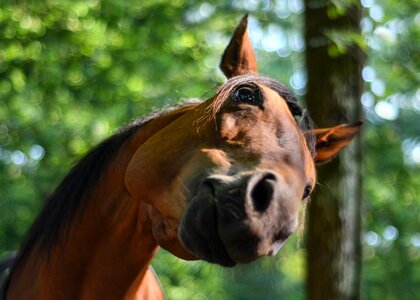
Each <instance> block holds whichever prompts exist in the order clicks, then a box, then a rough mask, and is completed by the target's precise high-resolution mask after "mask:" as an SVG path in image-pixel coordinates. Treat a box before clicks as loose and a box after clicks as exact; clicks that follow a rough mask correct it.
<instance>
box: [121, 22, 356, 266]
mask: <svg viewBox="0 0 420 300" xmlns="http://www.w3.org/2000/svg"><path fill="white" fill-rule="evenodd" d="M220 68H221V70H222V71H223V73H224V74H225V75H226V77H227V78H228V80H227V82H225V83H224V84H222V85H221V86H220V87H219V88H218V90H217V91H216V93H215V96H214V97H212V98H210V99H208V100H206V101H204V102H202V103H201V104H199V105H196V106H193V107H191V108H190V109H185V110H184V111H183V112H182V114H180V116H179V117H177V118H175V120H174V121H172V122H171V123H170V124H169V125H167V126H164V128H163V129H161V130H159V131H158V132H157V133H155V134H153V136H152V137H151V138H149V139H148V140H147V141H146V142H145V143H144V144H142V145H141V146H140V147H139V148H138V149H137V150H136V152H135V154H134V156H133V157H132V159H131V161H130V163H129V165H128V168H127V171H126V175H125V185H126V187H127V190H128V191H129V193H130V194H131V195H132V197H133V198H134V199H138V200H140V201H144V202H146V203H147V209H148V214H149V215H150V220H151V228H152V232H153V236H154V238H155V239H156V241H157V242H158V243H159V245H160V246H162V247H163V248H165V249H167V250H169V251H170V252H172V253H173V254H175V255H177V256H178V257H181V258H184V259H203V260H206V261H209V262H212V263H217V264H220V265H223V266H233V265H235V264H236V263H248V262H250V261H253V260H255V259H256V258H258V257H260V256H264V255H275V254H276V253H277V252H278V250H279V249H280V248H281V246H282V245H283V244H284V243H285V241H286V240H287V239H288V238H289V236H290V235H291V234H292V233H293V232H294V231H295V230H296V228H297V224H298V211H299V208H300V206H301V205H302V203H304V201H305V199H307V198H308V196H309V194H310V193H311V191H312V190H313V189H314V186H315V183H316V172H315V164H316V163H323V162H327V161H329V160H330V159H332V158H333V157H334V156H335V155H336V154H337V153H338V152H339V151H340V150H341V149H343V147H345V146H346V145H347V144H348V143H349V142H350V141H351V139H352V137H353V136H354V135H355V134H356V133H357V131H358V130H359V127H360V124H359V123H356V124H343V125H339V126H337V127H333V128H327V129H315V130H314V129H313V128H312V127H311V126H310V122H309V118H308V116H307V115H305V113H304V111H303V110H302V109H301V108H300V107H299V105H298V104H297V101H296V99H295V98H294V97H293V95H292V94H291V93H290V92H289V91H288V90H287V88H286V87H285V86H284V85H282V84H280V83H278V82H277V81H275V80H273V79H271V78H268V77H264V76H260V75H258V69H257V63H256V59H255V55H254V51H253V49H252V46H251V42H250V40H249V37H248V32H247V17H244V18H243V19H242V21H241V22H240V24H239V25H238V27H237V28H236V31H235V33H234V34H233V37H232V39H231V41H230V43H229V45H228V46H227V48H226V50H225V52H224V54H223V56H222V61H221V64H220ZM302 124H304V125H305V126H302Z"/></svg>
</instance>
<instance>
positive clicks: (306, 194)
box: [302, 185, 312, 200]
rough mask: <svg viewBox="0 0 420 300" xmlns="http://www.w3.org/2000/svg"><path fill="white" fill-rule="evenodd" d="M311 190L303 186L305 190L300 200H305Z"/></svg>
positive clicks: (309, 187)
mask: <svg viewBox="0 0 420 300" xmlns="http://www.w3.org/2000/svg"><path fill="white" fill-rule="evenodd" d="M311 191H312V188H311V186H310V185H307V186H305V190H304V191H303V196H302V200H304V199H306V198H307V197H308V196H309V194H310V193H311Z"/></svg>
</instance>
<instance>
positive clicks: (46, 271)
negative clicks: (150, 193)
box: [8, 109, 188, 299]
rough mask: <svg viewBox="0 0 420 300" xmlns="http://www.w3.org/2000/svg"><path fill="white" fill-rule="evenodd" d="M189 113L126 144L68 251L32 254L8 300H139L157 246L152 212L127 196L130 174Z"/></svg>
mask: <svg viewBox="0 0 420 300" xmlns="http://www.w3.org/2000/svg"><path fill="white" fill-rule="evenodd" d="M187 110H188V109H182V110H179V111H175V112H171V113H168V114H166V115H164V116H161V117H159V118H157V119H155V120H152V121H150V122H149V123H147V124H145V125H143V126H142V127H141V128H140V129H139V130H138V131H137V132H136V133H135V134H134V135H133V137H132V138H130V140H129V141H127V143H126V144H125V145H124V146H123V147H122V148H121V149H120V151H119V153H118V154H117V156H116V158H115V159H114V161H113V162H111V163H110V165H109V167H108V169H107V171H106V173H105V174H103V175H102V176H101V179H100V180H99V181H98V182H97V184H96V185H95V187H94V189H93V190H92V191H91V193H90V194H89V195H90V196H89V199H86V200H85V201H87V203H88V204H87V206H86V207H85V208H84V209H83V212H80V213H79V214H77V215H76V216H75V218H74V220H73V222H72V223H71V225H70V228H69V235H68V237H67V239H66V242H65V245H64V247H55V248H53V249H52V250H51V255H50V258H49V259H48V260H47V258H46V257H45V258H44V257H41V258H39V257H38V255H39V254H38V253H36V251H32V253H31V254H30V255H29V257H28V258H27V259H26V260H25V262H24V263H23V264H22V265H21V266H20V267H18V269H17V270H16V271H15V273H14V274H13V275H12V278H11V281H10V285H9V291H8V299H122V298H126V299H130V298H134V297H135V294H136V292H137V291H138V289H139V287H140V285H141V282H142V279H143V277H144V274H145V272H146V271H147V267H148V265H149V263H150V261H151V259H152V258H153V256H154V255H155V253H156V251H157V249H158V245H157V243H156V241H155V239H154V238H153V235H152V231H151V222H150V219H149V213H148V210H149V209H150V207H149V205H148V204H147V203H146V202H144V201H141V200H139V199H136V200H134V199H132V197H131V196H130V194H129V193H128V192H127V190H126V188H125V185H124V177H125V170H126V167H127V165H128V163H129V162H130V160H131V157H132V156H133V155H134V153H135V151H136V150H137V149H138V148H139V147H140V146H141V145H142V144H143V143H144V142H145V141H146V140H147V139H148V138H150V137H151V136H152V135H153V134H155V133H156V132H157V131H159V130H160V129H161V128H163V127H165V126H166V125H168V124H169V123H171V122H172V121H173V120H175V119H176V118H178V117H179V116H180V115H182V114H183V113H184V112H186V111H187ZM44 256H45V255H44Z"/></svg>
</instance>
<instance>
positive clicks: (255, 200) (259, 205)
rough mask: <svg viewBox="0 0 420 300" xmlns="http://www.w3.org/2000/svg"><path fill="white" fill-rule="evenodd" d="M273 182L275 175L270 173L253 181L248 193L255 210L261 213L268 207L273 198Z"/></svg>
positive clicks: (274, 181) (274, 182)
mask: <svg viewBox="0 0 420 300" xmlns="http://www.w3.org/2000/svg"><path fill="white" fill-rule="evenodd" d="M275 184H276V176H275V175H274V174H272V173H267V174H265V175H264V176H263V177H262V178H260V179H259V180H258V181H257V182H255V183H254V186H253V187H252V190H251V193H250V195H251V200H252V204H253V206H254V209H255V210H256V211H258V212H260V213H263V212H264V211H265V210H266V209H267V208H268V206H269V205H270V202H271V200H272V199H273V194H274V188H275Z"/></svg>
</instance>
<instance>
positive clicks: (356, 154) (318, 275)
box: [305, 0, 364, 300]
mask: <svg viewBox="0 0 420 300" xmlns="http://www.w3.org/2000/svg"><path fill="white" fill-rule="evenodd" d="M338 2H340V3H344V4H345V5H348V6H347V7H345V8H344V10H341V13H340V10H338V9H337V8H336V7H334V6H333V3H338ZM338 2H337V1H332V0H305V40H306V63H307V72H308V85H307V95H306V102H307V106H308V109H309V112H310V113H311V116H312V118H313V120H314V123H315V124H316V125H317V126H318V127H320V128H322V127H331V126H335V125H337V124H340V123H351V122H354V121H358V120H360V119H361V104H360V97H361V93H362V91H363V81H362V78H361V69H362V66H363V61H364V55H363V52H362V51H361V49H360V48H359V47H358V46H356V44H355V43H354V41H355V39H354V37H355V36H359V37H360V36H361V33H360V28H359V26H360V25H359V24H360V20H361V8H360V7H361V6H360V3H358V1H357V0H355V1H354V2H353V3H350V4H349V1H342V2H341V1H338ZM343 44H344V46H343ZM360 140H361V138H360V135H358V136H357V137H356V138H355V140H354V141H353V142H352V143H351V144H350V145H349V146H348V147H347V149H346V150H345V151H344V152H343V153H342V154H341V155H340V156H339V157H338V158H336V159H334V160H333V161H332V162H330V163H328V164H326V165H322V166H320V167H319V168H318V181H319V185H318V186H317V188H316V191H315V193H314V195H313V197H312V199H311V203H310V205H309V208H308V209H309V213H308V223H307V224H308V225H307V235H306V241H307V242H306V243H307V298H308V299H322V300H330V299H334V300H335V299H360V273H361V204H362V179H361V146H360Z"/></svg>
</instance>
